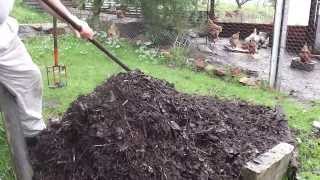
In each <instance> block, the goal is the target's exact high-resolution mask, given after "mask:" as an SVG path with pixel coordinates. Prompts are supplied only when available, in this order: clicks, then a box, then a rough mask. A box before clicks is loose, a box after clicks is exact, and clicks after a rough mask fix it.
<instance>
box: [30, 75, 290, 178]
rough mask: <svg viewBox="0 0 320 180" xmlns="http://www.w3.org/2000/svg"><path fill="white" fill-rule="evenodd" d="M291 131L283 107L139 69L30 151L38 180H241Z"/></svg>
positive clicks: (114, 81) (84, 104)
mask: <svg viewBox="0 0 320 180" xmlns="http://www.w3.org/2000/svg"><path fill="white" fill-rule="evenodd" d="M289 134H290V132H289V129H288V125H287V121H286V119H285V117H284V115H283V114H282V113H281V111H279V110H275V109H272V108H269V107H264V106H257V105H251V104H249V103H247V102H242V101H227V100H221V99H218V98H213V97H204V96H194V95H189V94H184V93H180V92H178V91H176V90H175V89H174V86H173V85H172V84H170V83H168V82H166V81H163V80H159V79H155V78H152V77H150V76H147V75H145V74H143V73H141V72H139V71H133V72H130V73H120V74H118V75H115V76H113V77H111V78H110V79H109V80H108V81H106V82H105V83H104V84H102V85H100V86H98V87H97V88H96V89H95V90H94V92H92V93H91V94H89V95H85V96H81V97H79V98H78V99H77V100H76V101H75V102H73V103H72V104H71V106H70V108H69V109H68V110H67V112H66V113H65V115H64V116H63V118H62V121H61V122H59V123H54V124H51V125H50V127H49V128H48V129H47V130H45V131H44V132H43V133H42V134H41V135H40V137H39V143H38V144H37V145H36V146H35V147H33V148H31V150H30V156H31V161H32V164H33V167H34V171H35V179H38V180H39V179H45V180H57V179H59V180H71V179H76V180H104V179H108V180H162V179H168V180H207V179H208V180H233V179H238V178H239V176H240V169H241V167H242V166H243V165H244V164H245V163H246V162H247V161H249V160H251V159H253V158H255V157H256V156H257V155H259V154H261V153H264V152H265V151H267V150H268V149H270V148H272V147H273V146H275V145H276V144H278V143H279V142H291V137H290V135H289Z"/></svg>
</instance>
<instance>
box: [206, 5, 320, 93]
mask: <svg viewBox="0 0 320 180" xmlns="http://www.w3.org/2000/svg"><path fill="white" fill-rule="evenodd" d="M207 12H208V18H209V19H212V21H213V22H214V25H212V23H211V25H210V22H209V23H208V31H209V32H210V31H211V32H212V33H211V34H213V36H215V35H216V34H217V32H218V37H217V38H215V39H214V42H213V43H212V42H211V44H213V45H211V46H214V48H213V51H214V54H215V55H212V56H209V61H210V62H211V63H213V64H219V65H221V64H222V65H223V66H229V67H232V68H239V69H242V70H243V71H249V72H255V73H253V74H254V76H255V77H251V75H248V79H249V81H248V82H249V84H251V85H252V84H257V83H261V82H263V81H265V82H266V84H268V83H269V85H271V86H273V87H276V88H278V89H280V90H282V91H283V92H285V93H286V94H289V95H292V96H297V97H299V98H302V99H312V98H315V96H319V94H320V93H319V92H320V86H319V85H318V84H317V83H316V82H317V81H316V79H315V77H317V76H319V74H320V70H319V67H318V65H317V64H318V62H319V61H318V58H319V56H318V55H317V53H318V52H319V50H320V41H319V40H320V29H319V28H320V26H319V25H320V24H319V18H318V17H319V1H318V0H306V1H299V0H291V1H280V0H278V1H275V0H209V1H208V11H207ZM219 28H221V31H220V30H218V29H219ZM209 41H210V38H209ZM209 46H210V43H209ZM251 80H252V81H251ZM256 81H258V82H256ZM252 82H255V83H252Z"/></svg>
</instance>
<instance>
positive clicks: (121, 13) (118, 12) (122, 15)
mask: <svg viewBox="0 0 320 180" xmlns="http://www.w3.org/2000/svg"><path fill="white" fill-rule="evenodd" d="M116 15H117V18H120V19H122V18H125V17H126V15H125V12H124V11H123V10H117V11H116Z"/></svg>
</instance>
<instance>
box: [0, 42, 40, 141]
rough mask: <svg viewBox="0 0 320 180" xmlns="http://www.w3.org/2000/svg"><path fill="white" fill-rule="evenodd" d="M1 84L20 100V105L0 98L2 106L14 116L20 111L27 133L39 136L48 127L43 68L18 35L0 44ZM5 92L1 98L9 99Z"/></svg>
mask: <svg viewBox="0 0 320 180" xmlns="http://www.w3.org/2000/svg"><path fill="white" fill-rule="evenodd" d="M0 41H1V40H0ZM0 84H1V85H3V86H4V87H5V88H6V90H7V91H8V92H9V93H10V94H12V96H13V97H14V101H15V102H16V106H14V107H8V103H6V102H3V101H0V107H1V109H2V110H3V111H4V113H5V115H6V116H7V117H10V116H14V115H12V114H11V113H15V115H18V117H19V120H20V121H21V125H22V129H23V133H24V135H25V136H26V137H31V136H35V135H37V134H38V133H39V132H40V131H42V130H43V129H45V128H46V126H45V123H44V121H43V119H42V77H41V72H40V70H39V68H38V67H37V66H36V65H35V64H34V63H33V62H32V59H31V57H30V55H29V53H28V52H27V50H26V48H25V46H24V44H23V43H22V42H21V40H20V39H19V38H18V36H16V37H15V38H14V39H13V40H12V41H11V43H10V45H9V46H8V47H5V48H0ZM4 96H6V93H1V94H0V98H2V99H5V98H3V97H4ZM12 108H14V111H12ZM9 109H11V110H10V111H9Z"/></svg>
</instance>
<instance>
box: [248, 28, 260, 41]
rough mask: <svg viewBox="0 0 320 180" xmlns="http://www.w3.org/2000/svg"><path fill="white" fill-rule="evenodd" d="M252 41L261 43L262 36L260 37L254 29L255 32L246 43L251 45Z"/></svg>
mask: <svg viewBox="0 0 320 180" xmlns="http://www.w3.org/2000/svg"><path fill="white" fill-rule="evenodd" d="M250 40H254V41H255V42H259V41H260V36H259V35H258V32H257V29H256V28H254V30H253V32H252V33H251V34H250V36H248V37H247V38H246V39H245V42H247V43H249V41H250Z"/></svg>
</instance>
